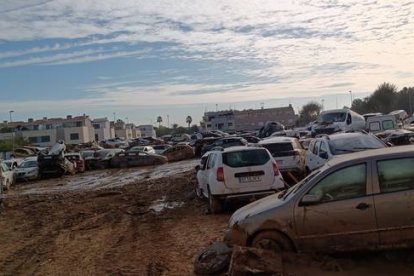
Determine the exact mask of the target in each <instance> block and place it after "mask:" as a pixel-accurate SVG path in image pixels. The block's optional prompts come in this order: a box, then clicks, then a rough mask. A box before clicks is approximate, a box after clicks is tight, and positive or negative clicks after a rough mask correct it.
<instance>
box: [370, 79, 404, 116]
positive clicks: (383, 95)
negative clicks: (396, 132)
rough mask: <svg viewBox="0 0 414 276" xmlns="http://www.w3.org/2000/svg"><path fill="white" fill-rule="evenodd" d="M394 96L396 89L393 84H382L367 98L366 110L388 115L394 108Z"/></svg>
mask: <svg viewBox="0 0 414 276" xmlns="http://www.w3.org/2000/svg"><path fill="white" fill-rule="evenodd" d="M396 96H397V87H396V86H395V85H394V84H391V83H386V82H384V83H383V84H381V85H379V86H378V88H377V89H376V90H375V91H374V93H373V94H372V95H371V96H370V97H369V99H368V102H367V104H368V110H370V111H371V112H383V113H389V112H390V111H392V110H394V108H395V106H394V103H395V101H396V98H397V97H396Z"/></svg>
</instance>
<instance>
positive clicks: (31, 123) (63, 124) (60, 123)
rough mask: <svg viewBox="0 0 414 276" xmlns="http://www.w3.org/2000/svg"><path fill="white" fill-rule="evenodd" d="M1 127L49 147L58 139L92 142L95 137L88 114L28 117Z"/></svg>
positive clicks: (33, 142) (70, 142) (74, 142)
mask: <svg viewBox="0 0 414 276" xmlns="http://www.w3.org/2000/svg"><path fill="white" fill-rule="evenodd" d="M2 127H3V129H4V128H7V129H8V130H9V131H11V132H13V133H15V135H16V137H21V138H23V139H25V140H27V141H29V142H31V143H32V144H34V145H38V146H42V147H49V146H52V145H54V144H55V143H56V142H57V141H59V140H64V141H65V143H67V144H79V143H87V142H92V141H94V139H95V135H94V129H93V127H92V121H91V120H90V118H89V116H87V115H82V116H77V117H72V116H71V115H68V116H67V117H66V118H50V119H48V118H46V117H44V118H43V119H40V120H34V119H32V118H30V119H28V120H27V122H9V123H7V124H3V125H2Z"/></svg>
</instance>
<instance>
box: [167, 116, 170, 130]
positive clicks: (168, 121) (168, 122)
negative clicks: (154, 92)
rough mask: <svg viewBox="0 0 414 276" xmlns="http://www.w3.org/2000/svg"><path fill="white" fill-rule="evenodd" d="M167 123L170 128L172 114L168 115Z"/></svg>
mask: <svg viewBox="0 0 414 276" xmlns="http://www.w3.org/2000/svg"><path fill="white" fill-rule="evenodd" d="M167 125H168V128H170V115H167Z"/></svg>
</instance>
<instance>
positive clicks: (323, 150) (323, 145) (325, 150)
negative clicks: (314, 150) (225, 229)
mask: <svg viewBox="0 0 414 276" xmlns="http://www.w3.org/2000/svg"><path fill="white" fill-rule="evenodd" d="M326 153H328V148H327V147H326V143H324V142H322V141H321V144H320V147H319V156H321V157H322V155H323V154H326Z"/></svg>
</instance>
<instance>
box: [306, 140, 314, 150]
mask: <svg viewBox="0 0 414 276" xmlns="http://www.w3.org/2000/svg"><path fill="white" fill-rule="evenodd" d="M314 146H315V141H310V142H309V146H308V150H309V151H310V152H313V147H314Z"/></svg>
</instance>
